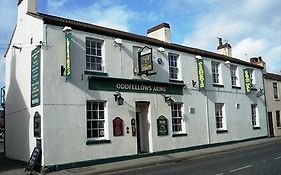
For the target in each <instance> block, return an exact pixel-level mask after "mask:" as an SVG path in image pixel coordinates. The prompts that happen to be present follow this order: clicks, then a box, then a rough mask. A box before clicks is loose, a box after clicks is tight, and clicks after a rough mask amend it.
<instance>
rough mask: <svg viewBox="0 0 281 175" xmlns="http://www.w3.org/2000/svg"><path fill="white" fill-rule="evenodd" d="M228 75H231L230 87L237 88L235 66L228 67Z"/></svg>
mask: <svg viewBox="0 0 281 175" xmlns="http://www.w3.org/2000/svg"><path fill="white" fill-rule="evenodd" d="M230 75H231V84H232V86H239V84H238V71H237V66H235V65H230Z"/></svg>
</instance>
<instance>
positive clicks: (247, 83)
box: [243, 69, 252, 94]
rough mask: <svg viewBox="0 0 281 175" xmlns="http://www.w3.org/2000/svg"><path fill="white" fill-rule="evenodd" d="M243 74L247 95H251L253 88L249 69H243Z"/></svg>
mask: <svg viewBox="0 0 281 175" xmlns="http://www.w3.org/2000/svg"><path fill="white" fill-rule="evenodd" d="M243 73H244V82H245V93H246V94H249V93H250V92H251V88H252V84H251V79H250V74H249V69H243Z"/></svg>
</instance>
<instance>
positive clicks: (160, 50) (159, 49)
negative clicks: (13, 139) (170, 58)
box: [157, 47, 165, 52]
mask: <svg viewBox="0 0 281 175" xmlns="http://www.w3.org/2000/svg"><path fill="white" fill-rule="evenodd" d="M157 50H158V51H159V52H165V49H164V48H163V47H158V49H157Z"/></svg>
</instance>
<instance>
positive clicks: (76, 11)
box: [48, 0, 136, 31]
mask: <svg viewBox="0 0 281 175" xmlns="http://www.w3.org/2000/svg"><path fill="white" fill-rule="evenodd" d="M62 1H63V2H61V3H65V2H66V1H67V0H62ZM48 11H49V12H53V13H55V14H57V15H60V16H65V17H67V18H71V19H77V20H82V21H85V22H89V23H93V24H97V25H101V26H105V27H109V28H114V29H119V30H124V31H129V30H130V29H129V23H130V21H132V20H133V19H134V18H135V17H136V13H135V12H133V11H130V10H129V9H128V8H127V7H126V6H125V5H118V4H115V3H108V2H107V1H102V2H101V3H93V4H89V5H88V6H86V7H74V8H73V9H72V10H69V9H66V8H60V10H57V11H52V9H48Z"/></svg>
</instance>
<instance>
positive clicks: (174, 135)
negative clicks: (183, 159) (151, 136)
mask: <svg viewBox="0 0 281 175" xmlns="http://www.w3.org/2000/svg"><path fill="white" fill-rule="evenodd" d="M184 136H187V134H186V133H179V134H173V135H172V137H184Z"/></svg>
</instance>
